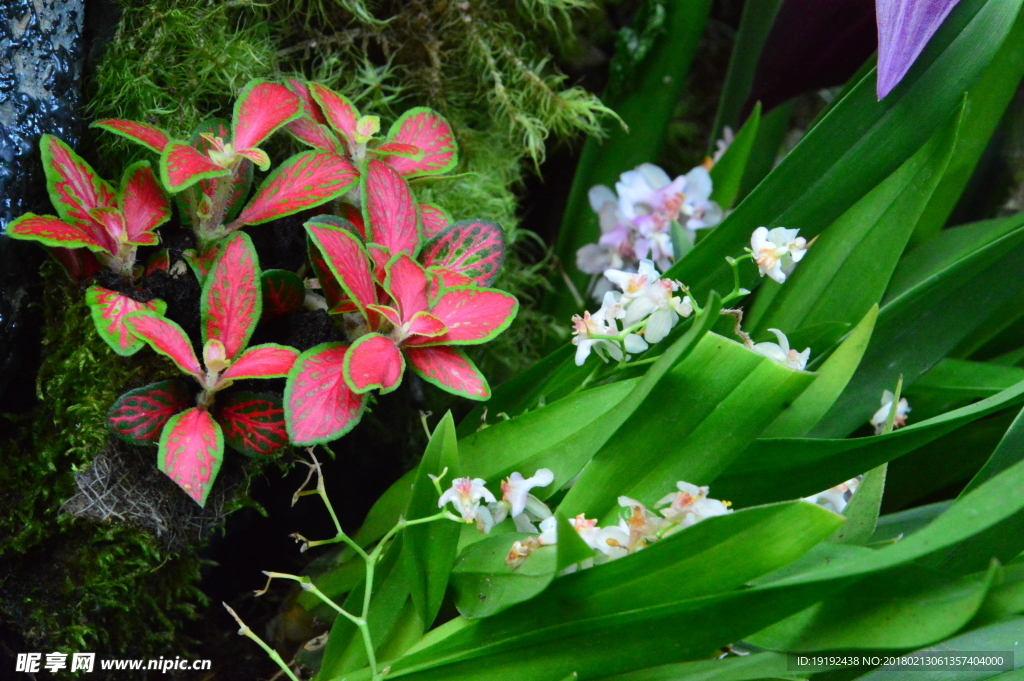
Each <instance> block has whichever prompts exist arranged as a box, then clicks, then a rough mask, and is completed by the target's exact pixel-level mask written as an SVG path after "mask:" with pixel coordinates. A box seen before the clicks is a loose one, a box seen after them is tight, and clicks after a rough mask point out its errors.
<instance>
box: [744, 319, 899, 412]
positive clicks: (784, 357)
mask: <svg viewBox="0 0 1024 681" xmlns="http://www.w3.org/2000/svg"><path fill="white" fill-rule="evenodd" d="M768 330H769V331H771V332H772V333H774V334H775V337H776V338H778V339H779V342H778V343H757V344H756V345H754V352H756V353H758V354H759V355H764V356H765V357H767V358H768V359H770V360H772V361H773V362H775V363H776V364H779V365H780V366H784V367H789V368H790V369H796V370H797V371H803V370H804V367H806V366H807V360H808V359H810V357H811V349H810V348H804V351H803V352H797V351H796V350H793V349H792V348H790V347H789V339H788V338H786V334H784V333H782V332H781V331H779V330H778V329H768ZM890 403H891V401H890Z"/></svg>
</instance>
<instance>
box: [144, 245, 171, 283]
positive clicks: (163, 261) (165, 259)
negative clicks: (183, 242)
mask: <svg viewBox="0 0 1024 681" xmlns="http://www.w3.org/2000/svg"><path fill="white" fill-rule="evenodd" d="M170 269H171V253H170V251H168V250H167V249H166V248H161V249H160V250H159V251H157V252H156V253H154V254H153V255H151V256H149V260H147V261H146V270H145V272H143V275H144V276H147V277H148V276H149V275H151V274H153V273H154V272H167V271H169V270H170Z"/></svg>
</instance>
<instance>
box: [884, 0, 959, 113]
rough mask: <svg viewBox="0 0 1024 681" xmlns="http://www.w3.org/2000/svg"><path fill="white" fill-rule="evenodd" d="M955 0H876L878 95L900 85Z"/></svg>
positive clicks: (956, 0)
mask: <svg viewBox="0 0 1024 681" xmlns="http://www.w3.org/2000/svg"><path fill="white" fill-rule="evenodd" d="M957 2H958V0H875V13H876V15H877V17H878V99H882V98H884V97H885V96H886V95H887V94H889V93H890V92H891V91H892V89H893V88H894V87H896V86H897V85H899V82H900V81H901V80H903V76H905V75H907V71H909V70H910V67H911V66H913V64H914V61H915V60H916V59H917V57H918V56H919V55H920V54H921V51H922V50H924V46H925V45H927V44H928V41H929V40H931V37H932V36H933V35H935V31H937V30H938V29H939V26H940V25H941V24H942V22H943V20H945V18H946V16H947V15H948V14H949V12H950V10H952V9H953V7H955V6H956V3H957Z"/></svg>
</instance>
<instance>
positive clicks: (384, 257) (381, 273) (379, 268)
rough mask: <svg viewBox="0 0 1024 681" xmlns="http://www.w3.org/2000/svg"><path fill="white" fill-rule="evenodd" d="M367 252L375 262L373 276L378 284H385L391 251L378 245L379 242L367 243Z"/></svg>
mask: <svg viewBox="0 0 1024 681" xmlns="http://www.w3.org/2000/svg"><path fill="white" fill-rule="evenodd" d="M366 252H367V253H369V254H370V261H371V262H372V263H373V278H374V281H376V282H377V285H378V286H381V287H383V286H384V279H385V278H386V277H387V267H388V261H389V260H391V251H389V250H388V249H386V248H384V247H383V246H378V245H377V244H366Z"/></svg>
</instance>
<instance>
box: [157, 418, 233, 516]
mask: <svg viewBox="0 0 1024 681" xmlns="http://www.w3.org/2000/svg"><path fill="white" fill-rule="evenodd" d="M223 459H224V433H223V432H222V431H221V429H220V426H219V425H217V422H216V421H214V420H213V417H212V416H211V415H210V412H208V411H206V410H205V409H200V408H199V407H192V408H191V409H187V410H185V411H183V412H181V413H180V414H176V415H174V416H172V417H171V419H170V420H169V421H168V422H167V425H165V426H164V430H163V434H162V435H161V436H160V451H159V453H158V454H157V464H158V466H159V468H160V470H161V471H163V472H164V474H165V475H167V477H169V478H170V479H171V480H173V481H174V482H176V483H177V484H178V487H180V488H181V489H182V490H184V491H185V493H186V494H188V495H189V496H190V497H192V499H193V500H194V501H195V502H196V503H197V504H199V505H200V506H205V505H206V498H207V497H208V496H209V494H210V488H211V487H212V486H213V481H214V479H215V478H216V477H217V473H218V472H219V471H220V464H221V461H223Z"/></svg>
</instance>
